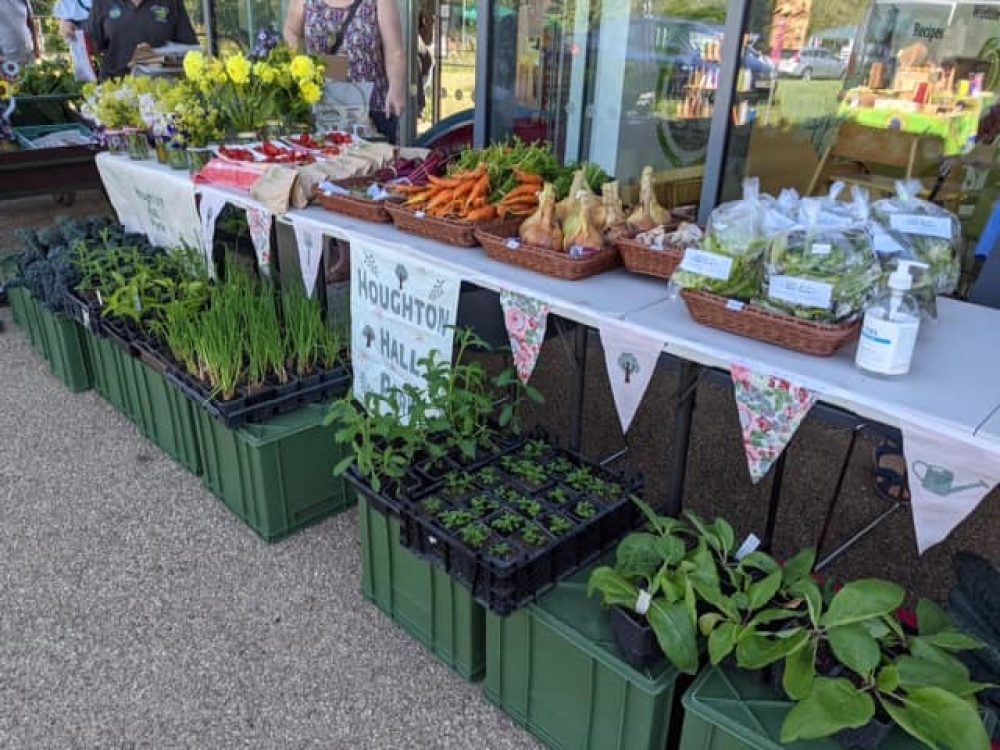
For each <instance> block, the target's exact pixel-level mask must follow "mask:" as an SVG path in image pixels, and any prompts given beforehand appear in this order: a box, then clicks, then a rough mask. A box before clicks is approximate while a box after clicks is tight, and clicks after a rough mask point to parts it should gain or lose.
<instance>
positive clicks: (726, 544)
mask: <svg viewBox="0 0 1000 750" xmlns="http://www.w3.org/2000/svg"><path fill="white" fill-rule="evenodd" d="M713 530H714V531H715V536H716V537H717V538H718V540H719V543H720V544H721V545H722V550H721V551H722V554H723V555H726V556H727V557H728V556H729V554H730V553H731V552H732V551H733V548H734V545H735V544H736V535H735V534H734V533H733V527H732V526H730V525H729V523H728V522H727V521H726V520H725V519H722V518H716V519H715V524H713Z"/></svg>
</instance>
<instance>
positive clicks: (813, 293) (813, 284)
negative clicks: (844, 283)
mask: <svg viewBox="0 0 1000 750" xmlns="http://www.w3.org/2000/svg"><path fill="white" fill-rule="evenodd" d="M767 296H768V297H770V298H771V299H773V300H776V301H779V302H787V303H788V304H790V305H799V306H801V307H815V308H817V309H819V310H829V309H830V306H831V303H832V301H833V285H832V284H826V283H824V282H822V281H811V280H810V279H802V278H799V277H798V276H772V277H771V279H770V281H768V290H767Z"/></svg>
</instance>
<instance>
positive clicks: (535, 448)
mask: <svg viewBox="0 0 1000 750" xmlns="http://www.w3.org/2000/svg"><path fill="white" fill-rule="evenodd" d="M548 452H549V444H548V443H546V442H545V441H544V440H529V441H528V442H527V443H526V444H525V446H524V447H523V448H522V449H521V453H523V454H524V457H525V458H531V459H539V458H541V457H542V456H544V455H547V454H548Z"/></svg>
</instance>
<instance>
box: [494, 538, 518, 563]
mask: <svg viewBox="0 0 1000 750" xmlns="http://www.w3.org/2000/svg"><path fill="white" fill-rule="evenodd" d="M489 554H490V557H494V558H496V559H497V560H506V559H507V558H508V557H510V556H511V555H513V554H514V548H513V547H511V546H510V545H509V544H507V542H497V543H496V544H494V545H493V546H492V547H490V552H489Z"/></svg>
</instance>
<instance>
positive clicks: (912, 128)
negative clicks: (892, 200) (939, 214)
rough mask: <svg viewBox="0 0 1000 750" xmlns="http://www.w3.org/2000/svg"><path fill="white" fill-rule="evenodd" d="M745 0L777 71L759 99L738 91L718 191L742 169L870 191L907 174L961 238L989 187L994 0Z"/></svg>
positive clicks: (995, 82) (996, 123)
mask: <svg viewBox="0 0 1000 750" xmlns="http://www.w3.org/2000/svg"><path fill="white" fill-rule="evenodd" d="M750 3H751V4H750V15H749V18H750V21H749V24H748V26H749V28H748V32H749V33H750V34H751V35H752V36H755V37H756V38H758V39H760V40H763V41H762V49H763V50H764V52H765V59H766V60H767V62H768V64H771V65H773V66H774V67H775V68H776V71H777V76H776V77H775V79H774V83H773V86H771V87H770V90H769V92H768V96H767V97H766V99H764V100H760V99H759V98H756V97H747V95H746V94H745V93H744V92H742V91H740V92H737V94H736V97H737V98H736V102H735V106H734V110H733V122H734V126H733V130H732V132H731V136H730V139H729V152H728V154H727V159H726V162H725V181H724V185H723V192H722V198H723V199H724V200H725V199H731V198H733V197H736V196H737V195H738V194H739V192H740V185H741V180H742V178H743V177H745V176H749V175H753V176H757V177H759V178H760V179H761V183H762V188H763V189H765V190H767V191H768V192H771V193H777V192H778V191H780V190H781V189H782V188H786V187H791V188H796V189H797V190H799V191H800V192H801V193H803V194H806V193H812V194H819V193H825V192H826V191H827V190H828V187H829V185H830V183H831V181H833V180H836V179H843V180H845V181H847V182H848V184H859V185H861V186H863V187H865V188H866V189H867V190H868V191H869V193H871V194H873V197H875V198H879V197H883V196H885V195H887V194H889V193H890V192H891V191H893V190H894V187H895V181H896V179H898V178H900V177H907V176H908V177H912V178H915V179H919V180H920V181H921V182H922V183H923V195H924V196H925V197H928V196H930V197H932V198H933V199H934V200H935V201H937V202H938V203H940V204H942V205H944V206H945V207H946V208H949V209H950V210H952V211H954V212H955V213H957V214H958V215H959V217H960V219H962V223H963V230H964V232H965V237H966V239H967V240H968V241H969V242H967V245H968V246H969V248H972V247H973V246H974V241H975V239H976V238H977V237H978V236H979V234H980V233H981V232H982V230H983V226H984V225H985V223H986V221H987V219H988V218H989V214H990V213H991V212H992V211H993V210H994V204H995V203H996V201H997V198H998V197H1000V196H998V193H1000V169H998V168H997V166H996V165H997V163H998V161H997V146H996V145H995V141H996V137H997V134H998V130H1000V109H998V105H997V101H998V93H1000V5H998V4H997V3H996V2H986V3H982V2H980V3H975V2H965V1H964V0H957V1H956V2H936V1H935V0H915V1H906V0H865V1H864V2H861V3H858V2H857V1H856V0H822V2H821V1H820V0H750ZM746 63H747V60H746V59H744V71H745V70H746Z"/></svg>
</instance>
